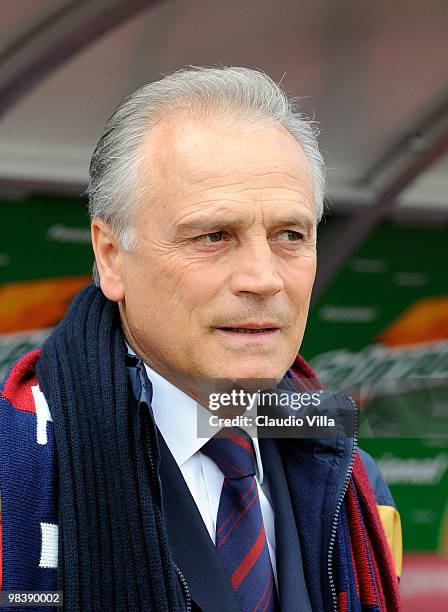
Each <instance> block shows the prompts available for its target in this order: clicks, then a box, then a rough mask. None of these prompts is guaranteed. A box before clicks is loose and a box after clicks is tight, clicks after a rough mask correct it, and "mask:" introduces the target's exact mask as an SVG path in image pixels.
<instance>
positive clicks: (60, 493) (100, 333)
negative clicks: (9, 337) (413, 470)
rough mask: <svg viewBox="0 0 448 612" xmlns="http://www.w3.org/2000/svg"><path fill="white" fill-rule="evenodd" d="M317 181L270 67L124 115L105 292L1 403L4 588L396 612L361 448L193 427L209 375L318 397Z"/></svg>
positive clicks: (97, 289)
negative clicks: (306, 342) (313, 339)
mask: <svg viewBox="0 0 448 612" xmlns="http://www.w3.org/2000/svg"><path fill="white" fill-rule="evenodd" d="M323 189H324V167H323V161H322V157H321V155H320V153H319V149H318V146H317V142H316V133H315V129H314V127H313V125H312V123H311V122H309V121H308V120H306V118H304V117H303V116H302V115H301V114H300V113H299V112H298V111H297V110H296V108H295V106H294V103H292V102H291V101H289V100H288V98H287V96H286V95H285V93H284V92H283V91H282V90H281V89H280V88H279V87H278V86H277V85H276V84H275V83H274V82H273V81H272V80H271V79H270V78H269V77H267V76H266V75H265V74H263V73H261V72H258V71H255V70H249V69H245V68H223V69H221V68H219V69H214V68H194V69H188V70H183V71H180V72H177V73H174V74H171V75H169V76H166V77H165V78H163V79H161V80H160V81H158V82H155V83H151V84H149V85H146V86H144V87H142V88H141V89H139V90H137V91H136V92H134V93H133V94H131V95H130V96H129V97H128V98H126V99H125V100H124V101H123V102H122V103H121V104H120V106H119V107H118V108H117V110H116V111H115V112H114V114H113V115H112V117H111V118H110V119H109V121H108V122H107V124H106V126H105V128H104V130H103V133H102V135H101V137H100V139H99V142H98V144H97V147H96V149H95V152H94V154H93V157H92V162H91V166H90V183H89V198H90V203H89V208H90V214H91V220H92V225H91V227H92V244H93V249H94V252H95V261H96V264H95V269H94V278H95V285H96V286H94V285H92V286H89V287H87V288H86V289H84V290H82V291H81V292H80V293H79V294H78V295H77V296H76V298H75V299H74V301H73V303H72V306H71V308H70V311H69V313H68V314H67V316H66V317H65V319H64V320H63V321H62V322H61V324H60V325H59V326H58V328H56V330H55V331H54V332H53V334H52V336H51V337H50V338H49V339H48V341H47V342H46V344H45V345H44V347H43V349H42V351H40V350H36V351H33V352H32V353H30V354H28V355H26V356H25V357H23V358H22V359H21V360H19V361H18V362H17V363H16V364H15V365H14V366H13V367H12V369H11V372H10V374H9V376H8V377H7V379H6V381H5V383H4V386H3V390H2V399H1V402H2V403H1V404H0V428H1V441H0V458H1V464H0V486H1V496H2V531H3V533H2V535H3V537H2V540H1V541H2V556H1V559H2V579H3V585H2V587H3V589H4V590H7V591H11V590H28V591H30V590H32V591H48V590H55V589H56V588H57V587H59V589H60V590H61V591H62V592H63V597H64V608H65V609H67V610H70V611H75V610H76V611H78V610H82V611H84V610H85V611H87V610H105V611H109V610H120V611H121V610H123V611H124V610H132V611H134V610H135V611H136V610H157V611H160V612H164V611H166V610H207V611H210V612H216V611H222V612H224V611H225V612H230V611H234V612H236V611H238V610H244V611H247V610H260V611H261V610H280V609H281V610H284V611H286V612H290V611H295V610H297V611H301V612H302V611H306V610H315V611H320V610H341V611H348V610H360V609H361V608H362V609H365V610H367V609H368V610H370V611H371V612H374V611H380V610H381V611H386V610H387V611H388V612H390V611H392V610H397V609H398V608H399V601H398V595H397V582H398V581H397V574H398V573H399V572H400V567H399V565H400V559H399V556H400V550H399V548H400V540H399V538H400V531H399V518H398V514H397V512H396V510H395V509H394V508H393V502H392V500H391V497H390V493H389V492H388V489H387V486H386V485H385V483H384V481H383V480H382V479H381V476H380V475H379V473H378V471H376V468H375V465H374V463H373V461H372V460H371V459H370V458H369V457H368V456H367V455H365V454H362V452H361V451H358V450H357V448H356V435H347V436H339V437H320V438H319V437H314V438H306V437H302V438H297V439H295V438H286V439H285V438H278V439H277V438H274V437H272V438H260V439H257V437H255V436H252V435H250V434H249V433H248V431H245V430H244V429H241V428H237V427H227V428H224V429H223V430H222V432H221V433H222V434H223V435H221V436H213V437H212V436H209V438H210V439H208V438H207V437H205V438H204V437H198V434H197V421H196V418H197V402H196V400H202V399H203V398H202V397H201V396H200V393H199V392H198V386H197V381H199V380H202V381H213V380H218V379H219V380H225V381H234V380H236V379H250V380H266V379H270V380H271V381H272V380H273V381H274V382H275V383H277V382H278V383H280V382H281V381H282V380H288V379H290V380H294V381H296V383H297V384H298V385H300V386H301V388H302V389H311V388H313V386H315V385H317V386H319V385H318V382H317V380H316V379H315V377H314V374H313V372H312V371H311V369H310V368H309V366H307V365H306V363H305V362H304V361H303V359H302V358H301V357H300V356H299V355H298V351H299V348H300V344H301V341H302V337H303V334H304V330H305V324H306V319H307V313H308V307H309V302H310V296H311V290H312V286H313V281H314V277H315V272H316V225H317V223H318V221H319V219H320V217H321V215H322V200H323ZM331 397H332V400H331V401H333V402H334V403H335V404H337V405H338V406H339V407H340V408H341V407H342V409H343V410H345V411H347V412H348V413H350V414H355V413H356V411H355V410H354V407H353V405H352V403H351V402H350V401H349V400H348V399H347V398H345V397H343V396H338V395H336V394H333V395H332V396H331ZM201 403H202V401H201ZM377 505H379V509H378V507H377ZM386 523H387V529H386V531H387V532H388V537H387V538H386V535H385V530H384V527H383V525H384V524H386ZM393 553H395V559H394V557H393Z"/></svg>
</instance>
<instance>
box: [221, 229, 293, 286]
mask: <svg viewBox="0 0 448 612" xmlns="http://www.w3.org/2000/svg"><path fill="white" fill-rule="evenodd" d="M283 288H284V282H283V279H282V278H281V276H280V275H279V274H278V271H277V262H276V260H275V256H274V255H273V253H272V250H271V247H270V245H269V242H268V241H267V239H266V238H262V237H258V238H256V239H252V240H249V241H247V243H246V244H244V245H242V244H240V245H239V247H238V249H237V250H236V252H235V261H234V271H233V273H232V275H231V278H230V289H231V291H232V293H234V294H235V295H239V294H241V293H252V294H254V295H258V296H260V297H269V296H272V295H275V294H276V293H278V292H279V291H281V290H282V289H283Z"/></svg>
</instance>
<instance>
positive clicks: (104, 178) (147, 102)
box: [87, 67, 325, 285]
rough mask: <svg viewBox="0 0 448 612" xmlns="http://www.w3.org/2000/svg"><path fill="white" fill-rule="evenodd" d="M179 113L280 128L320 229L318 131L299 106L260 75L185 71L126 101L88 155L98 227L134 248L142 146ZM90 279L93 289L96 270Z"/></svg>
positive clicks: (144, 189)
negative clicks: (291, 141)
mask: <svg viewBox="0 0 448 612" xmlns="http://www.w3.org/2000/svg"><path fill="white" fill-rule="evenodd" d="M180 110H184V111H187V112H188V113H189V115H190V116H194V117H204V116H208V115H209V114H210V115H213V116H218V117H220V118H221V117H222V118H223V119H226V118H233V119H241V120H243V121H248V122H254V123H256V122H259V121H260V120H267V121H268V122H273V123H274V122H275V123H279V124H281V125H282V126H283V127H284V128H286V130H288V132H289V133H290V134H291V135H292V136H293V138H295V140H296V141H297V142H298V144H299V145H300V147H301V148H302V150H303V152H304V154H305V156H306V158H307V159H308V162H309V164H310V166H311V171H312V174H313V179H314V194H315V212H316V222H317V223H318V222H319V221H320V219H321V217H322V214H323V209H324V205H323V198H324V192H325V164H324V161H323V158H322V154H321V152H320V150H319V147H318V143H317V136H318V128H317V126H316V124H315V122H314V121H312V120H310V119H309V118H307V117H306V115H304V114H303V113H302V112H301V111H300V108H299V103H298V99H297V98H289V97H288V95H287V94H286V93H285V92H284V91H283V90H282V89H281V88H280V86H279V85H277V83H275V82H274V81H273V80H272V79H271V78H270V77H269V76H267V75H266V74H264V73H263V72H261V71H259V70H252V69H249V68H206V67H189V68H185V69H183V70H179V71H178V72H174V73H172V74H169V75H167V76H165V77H164V78H162V79H161V80H159V81H155V82H153V83H148V84H147V85H144V86H143V87H141V88H140V89H137V90H136V91H134V92H133V93H132V94H130V95H129V96H128V97H127V98H125V99H124V100H123V102H121V104H120V105H119V106H118V107H117V108H116V110H115V111H114V113H113V115H112V116H111V117H110V118H109V119H108V121H107V123H106V125H105V126H104V129H103V131H102V133H101V135H100V138H99V140H98V143H97V146H96V148H95V151H94V153H93V155H92V160H91V162H90V171H89V185H88V188H87V193H88V196H89V214H90V218H91V219H93V218H94V217H98V218H100V219H102V220H103V221H105V222H106V223H107V224H108V225H109V227H110V228H111V230H112V231H113V232H114V234H115V236H116V237H117V239H118V240H119V241H120V243H121V245H122V246H123V248H124V249H125V250H127V251H132V249H133V248H134V247H135V238H134V227H133V222H134V220H135V218H136V216H137V215H138V213H139V211H140V210H141V208H142V204H145V205H147V203H148V199H149V198H150V197H151V195H152V193H148V191H150V192H151V191H152V192H153V191H154V188H152V189H151V187H149V188H148V180H146V181H143V180H142V178H143V177H142V176H141V172H140V169H141V165H142V161H143V160H142V146H141V145H142V143H143V141H144V139H145V138H146V137H147V136H148V133H149V132H150V130H151V129H152V128H154V127H155V126H156V125H157V124H158V123H160V122H162V121H163V120H164V119H167V118H168V117H170V116H172V115H173V114H175V113H177V112H179V111H180ZM146 178H147V177H146ZM150 183H151V181H150V180H149V184H150ZM144 196H145V197H144ZM93 278H94V282H95V284H96V285H99V280H100V279H99V274H98V269H97V267H96V264H95V265H94V269H93Z"/></svg>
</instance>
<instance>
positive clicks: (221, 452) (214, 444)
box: [201, 427, 255, 478]
mask: <svg viewBox="0 0 448 612" xmlns="http://www.w3.org/2000/svg"><path fill="white" fill-rule="evenodd" d="M201 453H204V454H205V455H207V457H210V459H213V461H214V462H215V463H216V465H217V466H218V467H219V469H220V470H221V471H222V472H223V473H224V476H226V477H227V478H244V477H245V476H254V474H255V458H254V447H253V444H252V440H251V438H250V436H249V434H247V433H246V432H245V431H244V430H243V429H240V428H239V427H224V428H223V429H221V430H220V431H219V434H216V435H215V436H213V438H211V439H210V440H209V441H208V442H206V444H204V446H203V447H202V448H201Z"/></svg>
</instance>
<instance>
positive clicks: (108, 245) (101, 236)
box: [90, 217, 124, 302]
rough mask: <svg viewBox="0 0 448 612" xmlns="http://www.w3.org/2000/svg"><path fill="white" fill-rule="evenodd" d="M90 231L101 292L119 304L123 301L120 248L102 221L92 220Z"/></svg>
mask: <svg viewBox="0 0 448 612" xmlns="http://www.w3.org/2000/svg"><path fill="white" fill-rule="evenodd" d="M90 229H91V234H92V246H93V251H94V253H95V260H96V265H97V268H98V273H99V276H100V279H101V280H100V285H101V290H102V292H103V293H104V295H105V296H106V297H107V298H109V300H112V301H113V302H120V301H122V300H123V299H124V285H123V275H122V259H123V258H122V246H121V244H120V243H119V241H118V240H117V238H116V237H115V234H114V233H113V232H112V230H111V229H110V227H109V226H108V225H107V223H105V222H104V221H103V220H102V219H98V218H97V217H95V218H94V219H92V224H91V228H90Z"/></svg>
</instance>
